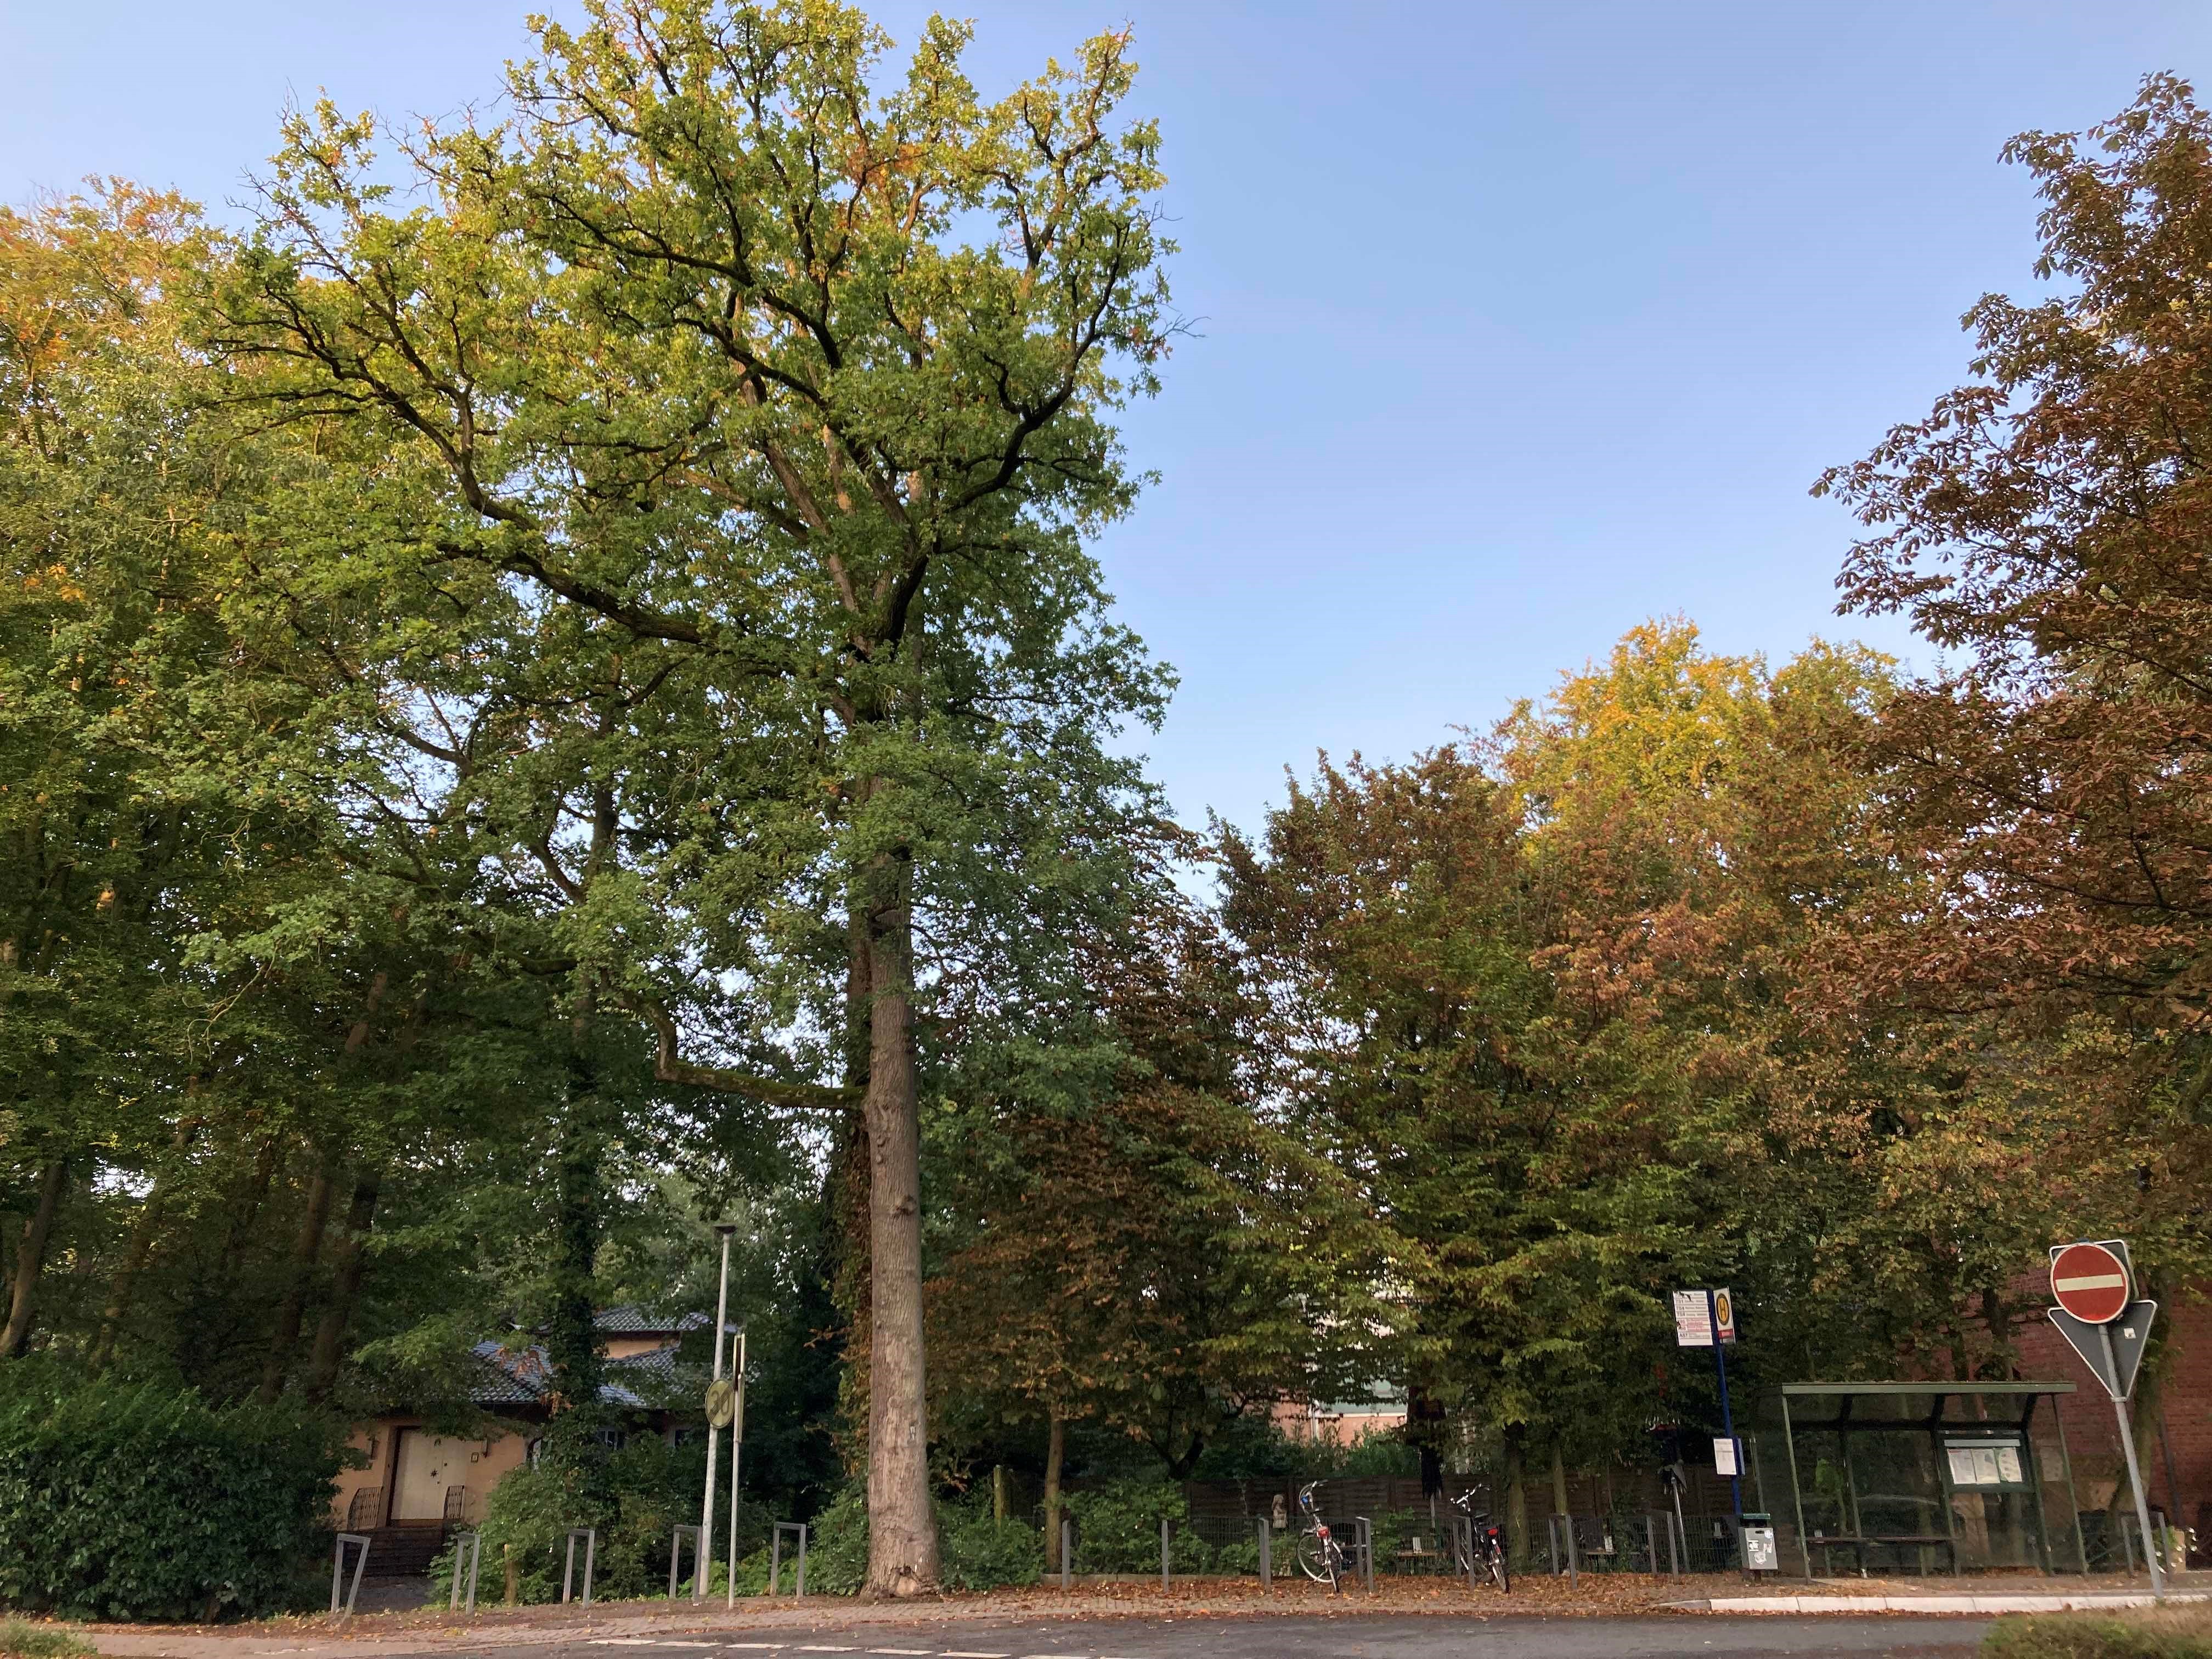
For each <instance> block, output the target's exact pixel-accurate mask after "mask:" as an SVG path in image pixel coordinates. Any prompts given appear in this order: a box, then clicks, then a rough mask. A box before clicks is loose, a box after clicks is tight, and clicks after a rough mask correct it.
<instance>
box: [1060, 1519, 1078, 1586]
mask: <svg viewBox="0 0 2212 1659" xmlns="http://www.w3.org/2000/svg"><path fill="white" fill-rule="evenodd" d="M1073 1583H1075V1522H1074V1521H1073V1519H1071V1518H1070V1517H1068V1516H1061V1517H1060V1589H1067V1588H1069V1587H1070V1586H1071V1585H1073Z"/></svg>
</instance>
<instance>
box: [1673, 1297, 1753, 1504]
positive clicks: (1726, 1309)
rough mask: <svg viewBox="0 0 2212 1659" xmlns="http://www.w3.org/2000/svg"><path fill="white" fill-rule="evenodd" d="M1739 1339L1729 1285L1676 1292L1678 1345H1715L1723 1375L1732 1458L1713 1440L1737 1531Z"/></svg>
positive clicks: (1716, 1363)
mask: <svg viewBox="0 0 2212 1659" xmlns="http://www.w3.org/2000/svg"><path fill="white" fill-rule="evenodd" d="M1733 1341H1735V1294H1734V1293H1733V1292H1732V1291H1729V1290H1728V1289H1727V1288H1726V1287H1725V1286H1723V1288H1722V1289H1720V1290H1717V1291H1675V1292H1674V1346H1677V1347H1680V1348H1711V1350H1712V1351H1713V1365H1714V1368H1715V1370H1717V1372H1718V1374H1719V1376H1720V1385H1721V1430H1722V1432H1723V1434H1724V1435H1726V1437H1727V1445H1728V1459H1727V1462H1726V1463H1725V1464H1723V1462H1722V1459H1721V1447H1722V1443H1721V1442H1720V1441H1718V1440H1716V1441H1714V1442H1713V1466H1714V1470H1715V1472H1716V1473H1717V1474H1725V1475H1726V1476H1728V1478H1729V1499H1730V1503H1731V1505H1732V1506H1733V1508H1734V1509H1735V1523H1736V1533H1737V1536H1738V1537H1739V1538H1741V1535H1742V1532H1743V1460H1742V1459H1741V1457H1740V1456H1738V1455H1736V1448H1737V1447H1738V1446H1739V1445H1740V1444H1741V1442H1740V1441H1738V1440H1737V1439H1736V1437H1735V1414H1734V1413H1732V1412H1731V1411H1730V1410H1729V1384H1728V1345H1729V1343H1731V1342H1733Z"/></svg>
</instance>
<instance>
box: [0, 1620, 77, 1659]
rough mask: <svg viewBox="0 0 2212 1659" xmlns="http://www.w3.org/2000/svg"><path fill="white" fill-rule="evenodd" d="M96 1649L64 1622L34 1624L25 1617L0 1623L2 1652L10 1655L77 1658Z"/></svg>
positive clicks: (14, 1657) (11, 1658)
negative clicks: (61, 1623) (59, 1623)
mask: <svg viewBox="0 0 2212 1659" xmlns="http://www.w3.org/2000/svg"><path fill="white" fill-rule="evenodd" d="M91 1652H94V1647H93V1645H92V1644H91V1643H89V1642H88V1641H86V1640H85V1639H84V1638H82V1636H79V1635H78V1634H77V1633H76V1632H75V1631H73V1630H70V1628H68V1627H67V1626H64V1625H34V1624H32V1623H31V1622H30V1621H29V1620H25V1619H10V1620H7V1621H6V1622H4V1623H0V1654H5V1655H7V1656H8V1659H76V1656H77V1655H79V1654H84V1653H91Z"/></svg>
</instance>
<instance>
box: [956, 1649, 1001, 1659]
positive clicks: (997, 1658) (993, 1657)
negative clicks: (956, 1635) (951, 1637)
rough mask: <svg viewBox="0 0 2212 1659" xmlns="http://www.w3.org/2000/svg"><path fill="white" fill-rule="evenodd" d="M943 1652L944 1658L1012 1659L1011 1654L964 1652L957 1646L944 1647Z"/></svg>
mask: <svg viewBox="0 0 2212 1659" xmlns="http://www.w3.org/2000/svg"><path fill="white" fill-rule="evenodd" d="M944 1654H945V1659H1013V1656H1012V1654H1007V1653H965V1652H963V1651H962V1650H960V1649H958V1648H946V1649H945V1650H944Z"/></svg>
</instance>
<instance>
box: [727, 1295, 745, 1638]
mask: <svg viewBox="0 0 2212 1659" xmlns="http://www.w3.org/2000/svg"><path fill="white" fill-rule="evenodd" d="M723 1271H724V1274H725V1277H726V1276H727V1273H728V1269H727V1267H725V1268H724V1270H723ZM730 1377H731V1380H732V1382H734V1383H736V1384H737V1385H738V1398H737V1412H738V1414H737V1415H736V1416H735V1417H733V1418H732V1419H730V1541H729V1544H728V1550H729V1556H730V1571H729V1586H728V1588H729V1594H728V1595H726V1596H725V1597H724V1598H723V1599H724V1601H725V1602H726V1604H727V1605H728V1606H729V1607H732V1608H734V1607H736V1606H737V1605H738V1456H739V1455H740V1454H742V1453H743V1452H744V1449H745V1333H744V1327H742V1326H740V1327H739V1328H738V1363H737V1364H736V1365H735V1366H734V1367H732V1370H731V1373H730Z"/></svg>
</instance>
